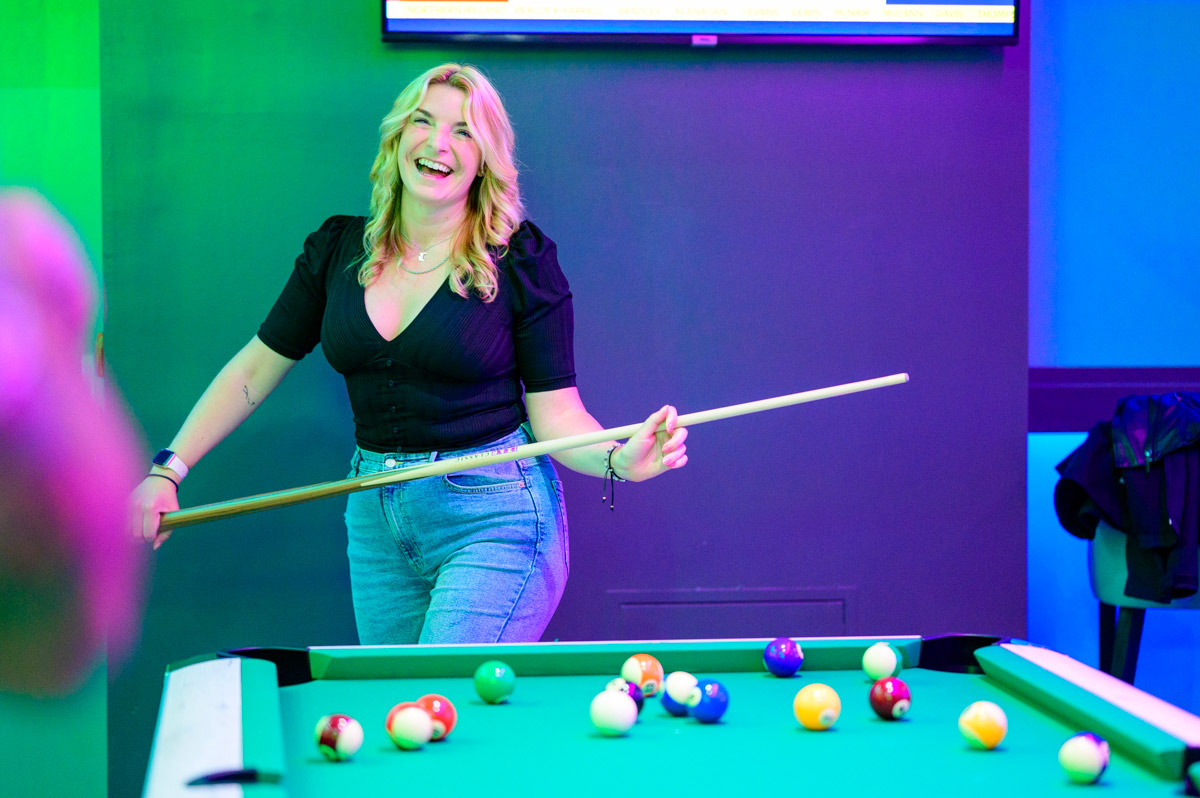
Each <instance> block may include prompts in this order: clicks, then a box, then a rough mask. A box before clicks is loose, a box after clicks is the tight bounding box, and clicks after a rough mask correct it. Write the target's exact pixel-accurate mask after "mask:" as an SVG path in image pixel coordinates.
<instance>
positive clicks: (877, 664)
mask: <svg viewBox="0 0 1200 798" xmlns="http://www.w3.org/2000/svg"><path fill="white" fill-rule="evenodd" d="M862 666H863V670H864V671H866V672H867V676H869V677H870V678H871V681H872V682H877V681H879V680H880V679H886V678H887V677H888V676H899V675H900V671H901V670H902V669H903V668H904V657H903V656H902V655H901V654H900V650H899V649H898V648H896V647H895V646H893V645H892V644H891V643H876V644H875V645H873V646H870V647H869V648H867V650H866V651H864V652H863V658H862Z"/></svg>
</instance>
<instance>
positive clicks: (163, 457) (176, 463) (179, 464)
mask: <svg viewBox="0 0 1200 798" xmlns="http://www.w3.org/2000/svg"><path fill="white" fill-rule="evenodd" d="M153 462H154V465H156V466H159V467H161V468H169V469H171V470H172V471H174V472H175V473H176V474H178V475H179V478H180V479H183V478H184V477H186V476H187V472H188V467H187V465H186V464H185V463H184V462H183V461H182V460H180V459H179V455H177V454H175V452H173V451H171V450H170V449H160V450H159V452H158V454H156V455H154V461H153Z"/></svg>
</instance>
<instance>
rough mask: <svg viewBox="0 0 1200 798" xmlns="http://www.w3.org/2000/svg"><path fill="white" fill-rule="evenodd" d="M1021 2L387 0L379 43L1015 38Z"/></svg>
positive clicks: (1010, 41)
mask: <svg viewBox="0 0 1200 798" xmlns="http://www.w3.org/2000/svg"><path fill="white" fill-rule="evenodd" d="M1016 31H1017V0H957V1H956V2H951V1H949V0H948V1H947V2H939V0H928V1H927V2H915V0H857V1H856V0H747V1H746V2H741V3H711V2H710V3H706V2H690V3H689V2H679V3H677V2H671V0H666V2H630V0H591V1H590V2H584V1H583V0H579V1H578V2H570V1H569V0H568V2H553V1H552V0H551V1H549V2H548V1H547V0H384V3H383V38H384V40H385V41H412V40H420V39H455V40H460V41H461V40H476V41H480V40H482V41H497V42H502V41H512V42H522V41H551V42H564V41H566V42H572V41H578V42H586V41H629V42H638V41H641V42H681V43H688V44H693V45H716V44H721V43H804V42H814V43H825V42H843V41H844V42H847V43H852V44H858V43H867V42H889V43H897V42H900V43H921V42H942V43H969V44H1013V43H1015V42H1016Z"/></svg>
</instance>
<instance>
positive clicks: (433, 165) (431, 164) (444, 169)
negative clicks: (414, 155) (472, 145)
mask: <svg viewBox="0 0 1200 798" xmlns="http://www.w3.org/2000/svg"><path fill="white" fill-rule="evenodd" d="M417 165H418V166H424V167H425V168H426V169H435V170H437V171H439V172H441V173H442V174H445V175H448V174H450V171H451V170H450V167H449V166H445V165H443V164H440V163H438V162H437V161H431V160H429V159H428V158H418V159H417Z"/></svg>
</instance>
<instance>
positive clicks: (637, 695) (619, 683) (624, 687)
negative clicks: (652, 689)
mask: <svg viewBox="0 0 1200 798" xmlns="http://www.w3.org/2000/svg"><path fill="white" fill-rule="evenodd" d="M604 689H605V690H619V691H620V692H622V693H624V694H625V695H627V696H629V697H630V698H632V699H633V703H635V704H637V709H638V714H639V715H640V714H641V713H642V705H643V704H644V703H645V702H646V699H645V698H644V697H643V696H642V688H640V687H638V686H637V685H636V684H634V683H633V682H630V681H627V680H625V679H622V678H621V677H620V676H618V677H617V678H615V679H613V680H612V681H611V682H609V683H608V684H607V685H605V687H604Z"/></svg>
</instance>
